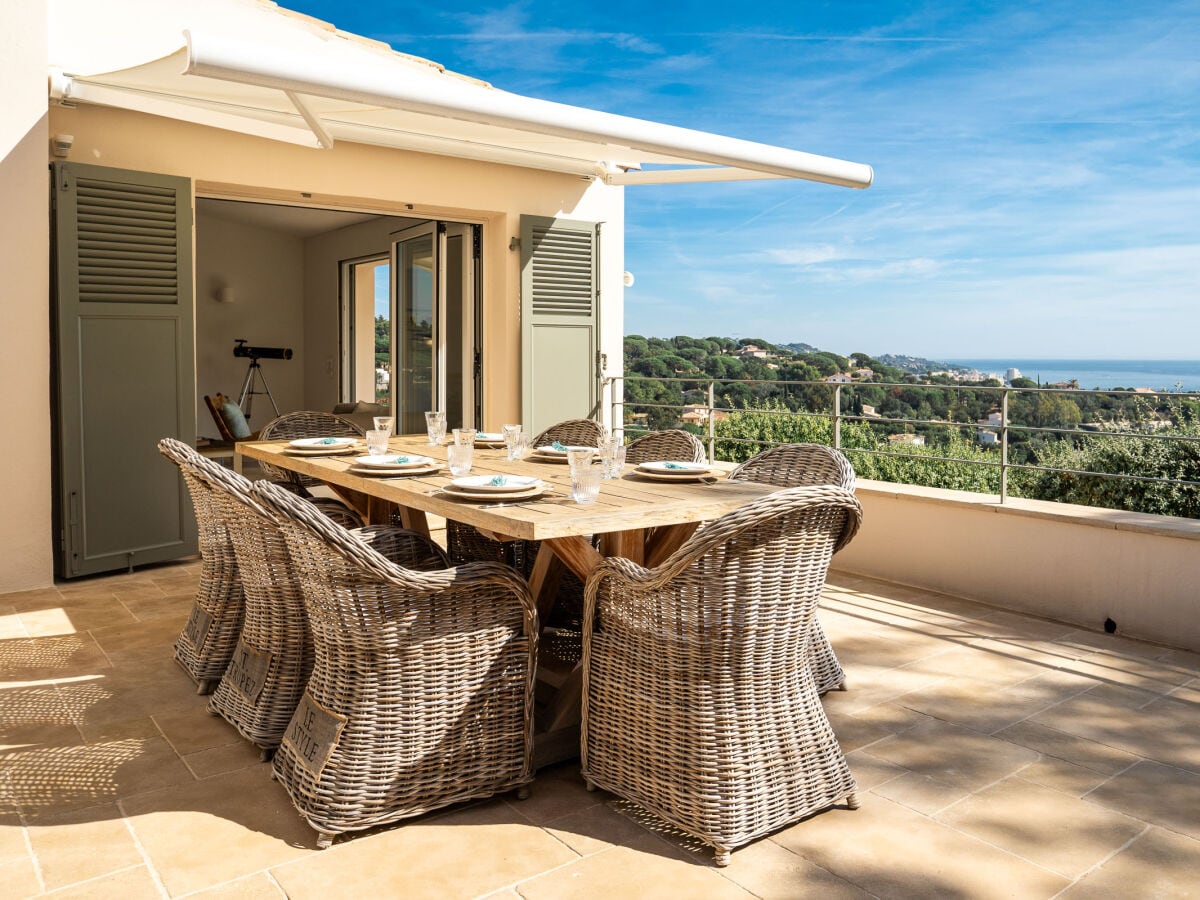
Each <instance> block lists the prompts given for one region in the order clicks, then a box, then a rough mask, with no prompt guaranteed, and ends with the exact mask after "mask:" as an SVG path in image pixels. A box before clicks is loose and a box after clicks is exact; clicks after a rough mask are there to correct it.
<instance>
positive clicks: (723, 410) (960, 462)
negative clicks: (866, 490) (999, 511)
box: [624, 335, 1200, 518]
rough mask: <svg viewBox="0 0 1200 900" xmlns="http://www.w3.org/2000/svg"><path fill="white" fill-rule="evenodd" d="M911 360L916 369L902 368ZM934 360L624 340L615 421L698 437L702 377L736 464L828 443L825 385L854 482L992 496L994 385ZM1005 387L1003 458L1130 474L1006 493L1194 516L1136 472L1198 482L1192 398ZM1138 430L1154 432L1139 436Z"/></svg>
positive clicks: (718, 341)
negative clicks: (777, 447) (774, 451)
mask: <svg viewBox="0 0 1200 900" xmlns="http://www.w3.org/2000/svg"><path fill="white" fill-rule="evenodd" d="M889 361H891V362H897V363H900V364H901V365H903V368H902V367H901V365H891V364H889ZM920 368H926V369H927V371H926V372H920V371H913V369H920ZM934 369H938V370H942V371H945V367H944V364H941V363H937V362H934V361H930V360H919V358H916V357H907V356H888V357H885V358H875V357H872V356H870V355H868V354H866V353H861V352H855V353H851V354H850V355H848V356H841V355H839V354H836V353H831V352H829V351H824V350H819V349H817V348H815V347H812V346H811V345H809V344H788V345H775V344H772V343H771V342H769V341H766V340H765V339H762V338H741V339H738V340H734V339H732V338H725V337H706V338H693V337H687V336H683V335H680V336H677V337H673V338H654V337H649V338H647V337H642V336H640V335H630V336H628V337H626V339H625V373H626V377H625V383H624V399H625V413H624V415H625V427H626V428H627V429H629V430H631V431H636V430H641V429H649V430H659V429H664V428H678V427H684V428H686V429H688V430H690V431H693V432H695V433H697V434H700V435H704V436H707V435H708V433H709V427H710V423H708V421H707V414H706V413H705V414H704V415H703V418H704V421H699V420H698V419H699V417H698V415H697V414H696V413H695V411H694V410H695V408H703V409H705V410H706V409H707V406H708V396H709V395H708V391H709V387H710V383H711V385H712V388H713V393H714V397H713V401H714V402H713V406H714V408H715V409H716V410H717V413H716V415H715V416H714V417H713V421H712V423H711V428H712V432H713V435H714V437H715V438H716V444H715V446H716V451H717V456H718V458H721V459H727V460H733V461H738V460H742V459H746V458H748V457H749V456H751V455H753V454H754V453H755V452H757V451H758V449H759V446H760V444H759V442H769V443H775V442H791V441H816V442H819V443H825V444H832V443H833V424H832V417H833V413H834V405H835V392H836V393H837V394H838V395H840V396H838V398H837V400H836V402H837V403H838V404H839V408H840V412H841V414H842V416H843V417H844V420H843V424H842V428H841V446H842V448H843V449H844V450H845V451H846V452H847V454H848V455H849V456H850V457H851V460H852V462H853V463H854V465H855V469H856V471H857V472H858V473H859V475H860V477H864V478H873V479H878V480H883V481H894V482H900V483H908V484H925V485H929V486H933V487H946V488H954V489H958V490H971V491H979V492H984V493H998V491H999V482H1000V469H999V466H998V465H997V464H998V463H999V458H1000V450H999V447H998V445H996V444H995V443H994V440H995V438H994V435H996V433H997V431H998V428H997V427H996V426H997V425H998V423H999V419H1000V410H1001V403H1002V393H1003V391H1002V388H1003V387H1004V386H1003V385H1002V384H1001V383H1000V382H999V381H994V380H989V381H978V382H964V381H962V380H961V376H958V377H952V376H951V375H947V374H939V375H930V374H928V370H934ZM829 379H834V381H830V380H829ZM839 382H840V383H839ZM1011 387H1012V388H1014V389H1016V390H1013V391H1011V392H1010V393H1009V400H1008V419H1007V421H1008V429H1009V430H1008V441H1009V457H1008V460H1009V463H1010V464H1014V465H1016V466H1021V465H1030V466H1046V467H1052V468H1056V469H1071V470H1076V471H1077V472H1085V473H1087V472H1108V473H1116V474H1124V475H1134V476H1138V478H1134V479H1111V478H1109V479H1105V478H1098V477H1096V476H1093V475H1087V474H1083V475H1080V474H1072V473H1067V472H1040V471H1036V470H1023V469H1019V468H1017V469H1012V470H1010V475H1009V490H1010V492H1011V493H1013V494H1014V495H1016V496H1025V497H1031V498H1036V499H1046V500H1058V501H1061V502H1070V503H1081V504H1085V505H1095V506H1106V507H1110V508H1117V509H1129V510H1137V511H1144V512H1155V513H1165V514H1169V515H1179V516H1187V517H1193V518H1196V517H1200V489H1198V488H1197V487H1196V486H1192V485H1170V484H1162V483H1161V482H1157V481H1147V480H1139V478H1140V479H1161V478H1172V479H1180V480H1188V481H1197V482H1200V403H1197V402H1196V401H1195V400H1191V399H1187V398H1182V397H1172V396H1170V395H1148V394H1137V393H1132V392H1125V393H1100V392H1095V391H1045V390H1037V389H1036V388H1037V384H1036V383H1035V382H1033V381H1029V380H1028V379H1016V380H1015V381H1014V382H1013V383H1012V385H1011ZM689 409H692V410H693V411H692V413H691V415H690V418H685V414H688V412H689ZM989 416H991V420H990V424H991V425H992V426H993V427H988V426H989ZM1099 432H1103V433H1099ZM1148 434H1156V435H1160V436H1162V437H1163V438H1165V439H1164V440H1146V439H1144V438H1142V437H1141V436H1144V435H1148ZM989 435H991V436H992V437H989Z"/></svg>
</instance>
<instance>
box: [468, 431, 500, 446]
mask: <svg viewBox="0 0 1200 900" xmlns="http://www.w3.org/2000/svg"><path fill="white" fill-rule="evenodd" d="M475 443H477V444H503V443H504V435H502V434H499V433H498V432H495V431H477V432H475Z"/></svg>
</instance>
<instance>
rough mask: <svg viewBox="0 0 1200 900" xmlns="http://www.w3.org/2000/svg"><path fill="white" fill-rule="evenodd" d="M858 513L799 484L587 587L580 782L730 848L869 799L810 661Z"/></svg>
mask: <svg viewBox="0 0 1200 900" xmlns="http://www.w3.org/2000/svg"><path fill="white" fill-rule="evenodd" d="M860 520H861V510H860V507H859V504H858V501H857V500H856V499H855V498H854V495H853V494H851V493H850V492H849V491H846V490H844V489H843V488H839V487H802V488H790V489H785V490H781V491H777V492H775V493H773V494H769V495H767V496H765V497H762V498H760V499H758V500H755V501H753V502H751V503H749V504H747V505H746V506H744V507H742V508H741V509H739V510H737V511H735V512H732V513H729V514H727V515H725V516H722V517H721V518H719V519H716V520H714V521H713V522H711V523H709V524H707V525H705V527H703V528H701V529H700V530H699V531H697V532H696V533H695V534H694V535H693V536H692V537H691V538H690V539H689V540H688V542H687V543H686V544H684V545H683V546H682V547H680V548H679V550H677V551H676V552H675V553H674V554H672V555H671V556H670V557H669V558H668V559H667V560H666V561H665V562H664V563H663V564H662V565H660V566H658V567H657V568H655V569H646V568H644V567H642V566H639V565H637V564H635V563H633V562H631V561H630V560H627V559H621V558H610V559H607V560H605V561H604V562H602V563H601V564H600V565H599V566H598V567H597V569H596V570H595V572H594V573H593V574H592V575H591V577H589V578H588V582H587V587H586V592H585V610H584V643H583V647H584V657H583V726H582V734H581V744H582V747H581V750H582V756H583V765H582V773H583V776H584V778H585V779H586V780H587V783H588V787H589V788H592V787H601V788H604V789H605V790H608V791H611V792H613V793H614V794H617V795H618V796H620V797H623V798H625V799H627V800H630V801H633V802H634V803H636V804H639V805H640V806H642V807H644V808H645V809H647V810H649V811H650V812H652V813H653V814H654V815H656V816H658V817H660V818H662V819H664V820H666V821H667V822H670V823H671V824H673V825H675V826H676V827H678V828H680V829H681V830H683V831H685V832H686V833H688V834H690V835H692V836H694V837H696V838H699V839H700V840H701V841H703V842H705V843H706V844H709V845H710V846H712V847H714V848H716V863H717V865H726V864H727V863H728V861H729V854H730V851H731V850H732V849H733V848H735V847H739V846H741V845H743V844H745V843H747V842H749V841H752V840H754V839H755V838H758V837H761V836H763V835H766V834H769V833H770V832H773V831H775V830H777V829H779V828H782V827H784V826H786V825H789V824H791V823H793V822H796V821H798V820H800V819H802V818H804V817H806V816H808V815H811V814H812V813H815V812H818V811H820V810H823V809H826V808H827V807H830V806H833V805H834V804H837V803H839V802H841V801H846V802H847V803H848V805H849V806H850V807H851V808H856V807H857V805H858V800H857V795H856V790H857V787H856V785H855V782H854V778H853V776H852V775H851V774H850V769H849V767H848V766H847V764H846V759H845V757H844V756H843V754H842V750H841V747H840V746H839V745H838V742H837V738H836V737H835V735H834V733H833V729H832V728H831V727H830V724H829V720H828V719H827V718H826V717H825V712H824V710H823V709H822V708H821V699H820V696H819V695H818V693H817V686H816V683H815V681H814V680H813V675H812V670H811V669H810V668H809V665H808V660H807V654H806V653H805V652H804V649H805V648H806V647H807V646H808V641H809V638H810V635H811V630H812V623H813V614H814V611H815V610H816V605H817V599H818V597H819V596H820V593H821V589H822V587H823V586H824V584H825V576H826V572H827V570H828V566H829V560H830V558H831V557H832V556H833V553H834V551H835V550H837V549H839V548H840V547H842V546H844V545H845V544H846V543H847V542H849V541H850V539H851V538H852V537H853V536H854V534H855V532H856V531H857V529H858V526H859V522H860Z"/></svg>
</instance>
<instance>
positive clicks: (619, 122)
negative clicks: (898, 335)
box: [184, 30, 874, 188]
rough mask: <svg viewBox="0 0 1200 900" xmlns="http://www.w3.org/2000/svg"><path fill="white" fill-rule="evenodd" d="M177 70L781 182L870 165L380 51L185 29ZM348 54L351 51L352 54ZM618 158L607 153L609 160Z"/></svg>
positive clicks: (866, 180) (861, 184)
mask: <svg viewBox="0 0 1200 900" xmlns="http://www.w3.org/2000/svg"><path fill="white" fill-rule="evenodd" d="M185 36H186V38H187V42H188V61H187V67H186V68H185V70H184V71H185V73H187V74H190V75H199V76H203V77H207V78H217V79H220V80H224V81H232V82H236V83H239V84H251V85H258V86H261V87H271V88H275V89H277V90H281V91H291V92H294V93H298V94H311V95H313V96H317V97H329V98H334V99H340V100H346V101H349V102H352V103H362V104H365V105H368V106H378V107H384V108H389V109H400V110H407V111H410V112H415V113H423V114H426V115H433V116H441V117H446V118H451V119H459V120H463V121H469V122H475V123H478V124H482V125H492V126H498V127H505V128H514V129H518V130H520V131H526V132H533V133H535V134H546V135H552V136H555V137H562V138H566V139H568V140H581V141H588V142H593V143H600V144H605V145H611V146H612V147H613V148H616V149H620V148H630V149H632V150H634V151H640V152H642V153H648V154H653V155H660V156H668V157H675V158H678V159H680V160H689V161H693V162H696V163H702V164H708V165H714V166H729V167H731V168H734V169H747V170H750V171H755V172H761V173H765V174H768V175H775V176H779V177H782V178H803V179H806V180H808V181H819V182H824V183H826V184H836V185H842V186H845V187H853V188H865V187H867V186H869V185H870V184H871V181H872V179H873V178H874V173H873V171H872V170H871V167H870V166H867V165H863V164H862V163H854V162H848V161H846V160H841V159H834V158H832V157H827V156H817V155H814V154H811V153H802V152H800V151H798V150H789V149H786V148H784V147H773V146H770V145H768V144H758V143H755V142H752V141H743V140H740V139H738V138H730V137H722V136H720V135H715V134H708V133H706V132H702V131H693V130H691V129H687V128H678V127H676V126H673V125H664V124H662V123H659V122H649V121H646V120H643V119H633V118H629V117H626V116H617V115H613V114H611V113H605V112H599V111H597V110H591V109H583V108H581V107H576V106H569V105H567V104H563V103H552V102H550V101H547V100H538V99H535V98H532V97H522V96H520V95H517V94H510V93H508V92H506V91H500V90H495V89H492V88H487V87H482V86H480V85H478V84H471V83H468V82H466V81H464V80H462V79H458V78H455V77H453V76H447V75H441V74H438V73H424V72H418V71H414V70H413V69H412V68H411V67H410V66H409V65H407V64H406V63H404V62H403V61H402V60H399V59H397V58H393V57H390V56H387V55H385V54H382V53H381V54H373V55H367V54H356V55H355V57H354V59H353V63H352V64H349V62H350V61H348V60H347V59H345V58H342V57H341V56H339V54H342V53H344V52H345V51H346V50H347V47H346V46H343V45H341V44H339V43H337V42H336V41H334V40H329V41H322V42H321V43H320V45H319V46H316V47H314V51H315V52H305V53H298V52H297V51H296V50H295V49H294V48H283V47H279V46H273V45H270V44H265V43H260V44H254V43H251V42H249V41H245V40H241V39H239V38H236V37H229V36H225V35H214V34H203V33H197V32H194V31H191V30H189V31H186V32H185ZM354 49H357V48H354ZM619 155H620V154H618V153H616V152H613V153H612V154H608V156H609V158H614V157H617V156H619Z"/></svg>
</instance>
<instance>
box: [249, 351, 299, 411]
mask: <svg viewBox="0 0 1200 900" xmlns="http://www.w3.org/2000/svg"><path fill="white" fill-rule="evenodd" d="M288 352H289V353H290V352H291V351H290V350H289V351H288ZM255 379H257V380H258V383H259V384H261V385H262V390H261V391H256V390H255V389H254V382H255ZM255 394H266V395H267V399H269V400H270V401H271V406H272V407H273V408H274V410H275V415H277V416H278V415H279V404H278V403H276V402H275V395H274V394H272V393H271V386H270V385H269V384H267V376H266V375H265V374H264V373H263V370H262V366H260V365H259V364H258V358H257V357H254V358H252V359H251V360H250V366H249V368H247V369H246V380H245V381H243V382H242V393H241V396H240V397H238V406H240V407H241V408H242V414H243V415H244V416H245V417H246V421H250V411H251V407H252V406H253V405H254V395H255Z"/></svg>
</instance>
